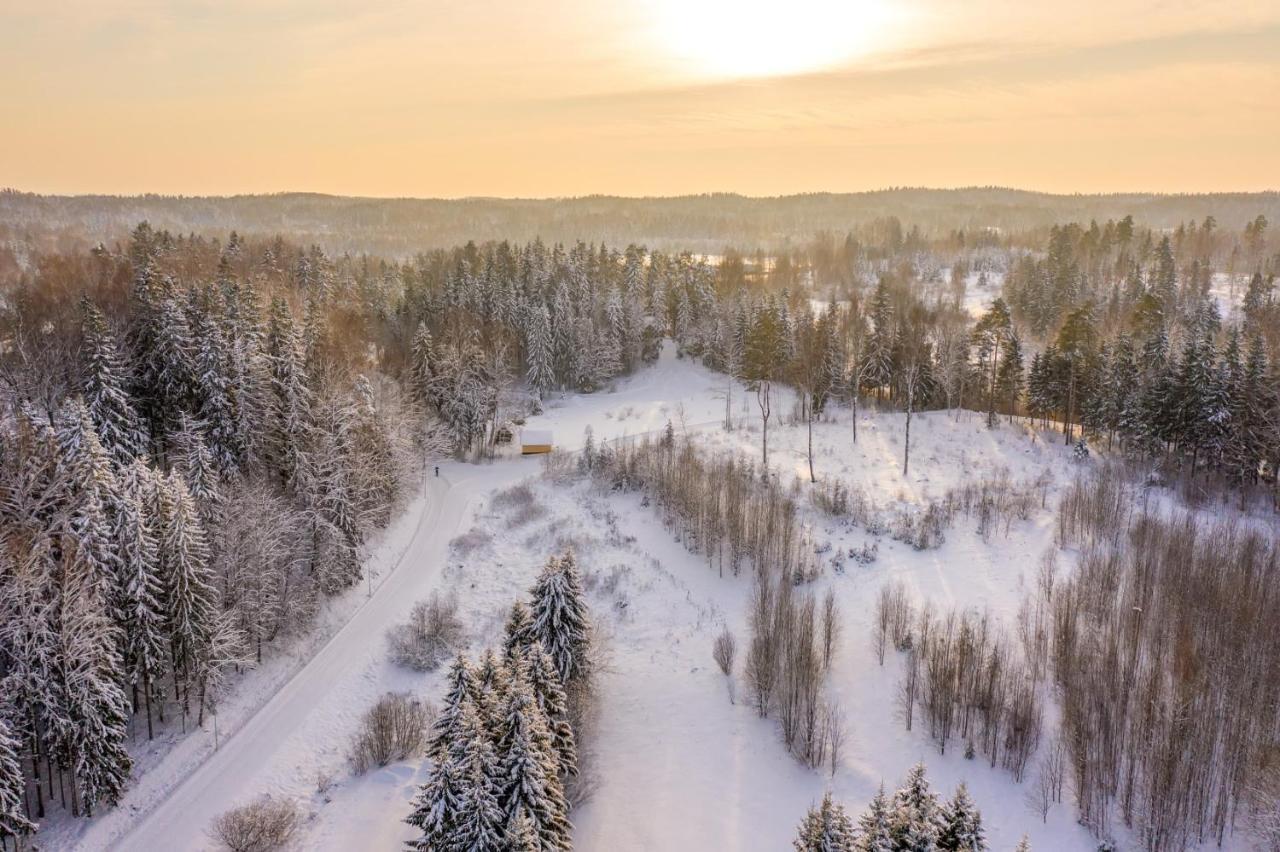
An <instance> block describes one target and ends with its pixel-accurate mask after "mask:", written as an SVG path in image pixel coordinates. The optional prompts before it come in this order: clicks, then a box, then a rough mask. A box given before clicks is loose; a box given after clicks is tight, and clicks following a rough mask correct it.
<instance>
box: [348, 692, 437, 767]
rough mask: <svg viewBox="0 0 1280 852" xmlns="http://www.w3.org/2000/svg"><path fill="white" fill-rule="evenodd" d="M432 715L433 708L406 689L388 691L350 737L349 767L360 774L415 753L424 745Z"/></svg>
mask: <svg viewBox="0 0 1280 852" xmlns="http://www.w3.org/2000/svg"><path fill="white" fill-rule="evenodd" d="M435 716H436V713H435V708H434V707H432V706H431V705H430V704H425V703H423V702H421V701H419V700H418V699H416V698H413V697H412V696H410V695H409V694H408V693H407V692H388V693H387V694H386V695H384V696H382V698H380V699H378V703H377V704H375V705H373V706H372V707H370V708H369V711H368V712H367V713H365V715H364V720H363V721H362V722H361V723H360V730H359V731H358V732H357V733H356V735H355V738H354V739H353V740H352V743H351V753H350V758H351V767H352V769H354V770H355V772H356V774H357V775H363V774H364V773H365V772H368V771H369V769H370V768H372V767H374V766H386V765H387V764H388V763H390V762H391V761H393V760H403V759H405V758H406V757H410V756H412V755H414V754H417V753H418V752H420V751H421V750H422V747H423V746H424V745H426V741H427V731H428V729H430V727H431V724H432V722H434V721H435Z"/></svg>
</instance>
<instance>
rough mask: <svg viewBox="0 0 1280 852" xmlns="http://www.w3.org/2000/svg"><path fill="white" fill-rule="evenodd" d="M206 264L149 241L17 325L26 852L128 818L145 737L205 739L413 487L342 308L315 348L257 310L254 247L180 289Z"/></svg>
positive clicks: (400, 434) (14, 481)
mask: <svg viewBox="0 0 1280 852" xmlns="http://www.w3.org/2000/svg"><path fill="white" fill-rule="evenodd" d="M199 248H200V246H198V245H197V244H196V243H193V242H190V241H182V242H179V241H175V240H173V239H172V238H169V237H167V236H166V235H162V234H155V233H154V232H152V231H150V230H149V229H147V228H145V227H142V228H139V229H138V230H137V232H136V234H135V241H134V243H133V245H132V246H131V248H130V252H129V255H128V256H122V257H115V256H110V255H108V254H107V253H105V252H98V253H94V254H93V255H92V256H90V257H89V258H78V259H66V262H67V264H68V265H69V266H70V267H71V268H72V269H73V270H74V271H75V277H76V278H78V283H76V286H74V287H72V286H68V287H66V288H65V289H63V288H60V287H57V286H54V287H50V288H48V289H43V288H41V286H40V284H41V282H42V281H43V280H44V279H37V281H35V282H33V284H32V286H31V288H29V289H23V290H20V291H18V292H17V293H16V294H13V295H14V297H15V298H14V301H13V302H12V303H11V304H10V305H8V306H7V309H6V311H5V315H4V327H5V333H6V341H7V343H8V344H9V345H8V347H7V349H6V352H5V356H4V368H5V369H4V377H5V379H6V383H5V394H4V403H5V406H4V417H3V419H2V420H0V529H2V530H3V534H2V535H0V684H2V687H0V697H2V700H0V728H3V731H2V734H0V740H3V741H4V742H5V744H6V745H8V744H10V743H12V744H13V745H12V746H11V747H10V749H9V750H10V751H11V752H12V759H11V760H0V769H2V770H3V777H2V778H0V786H2V787H3V788H4V789H5V791H6V795H5V796H4V797H2V798H0V801H3V803H4V806H5V808H6V813H5V819H6V820H10V822H8V823H5V824H0V826H5V827H4V830H5V831H7V832H9V833H10V834H17V833H22V832H29V831H30V830H32V828H33V825H34V823H35V821H37V820H39V819H40V818H42V817H43V816H45V814H46V813H47V810H48V808H49V807H50V806H51V804H52V803H53V800H55V799H56V800H57V801H58V802H59V803H60V804H63V805H65V806H66V807H68V808H69V810H70V811H71V812H72V814H77V815H91V814H92V813H94V812H95V811H96V810H98V809H100V808H101V807H103V806H107V805H110V804H113V803H115V802H116V801H117V800H118V799H119V797H120V795H121V792H122V790H123V789H124V787H125V785H126V784H127V782H128V779H129V776H130V773H131V769H132V761H131V759H130V756H129V753H128V750H127V748H126V744H127V741H128V740H129V738H130V736H131V735H133V736H136V735H137V728H138V726H139V725H140V724H142V723H144V722H145V732H146V736H147V737H148V738H151V737H153V736H155V735H156V733H157V731H156V725H157V724H160V725H171V724H174V723H177V722H181V724H182V725H183V726H184V728H185V726H186V724H187V723H188V721H193V722H194V723H195V724H197V725H200V724H203V722H204V716H205V713H206V711H208V710H210V709H213V707H214V705H215V703H216V701H217V699H218V697H219V694H220V692H221V691H222V688H223V685H224V683H225V680H226V678H227V675H228V674H229V672H231V671H232V670H234V669H236V668H238V667H241V666H244V665H247V664H251V663H253V662H254V661H255V660H256V659H260V658H261V656H262V654H263V649H264V646H266V645H268V644H269V643H271V642H272V641H273V640H274V639H276V638H277V637H278V636H280V635H281V634H283V633H286V632H288V631H290V630H294V629H298V628H300V627H302V626H304V625H305V624H306V623H307V621H308V619H309V617H310V615H311V613H312V612H313V611H314V610H315V608H316V606H317V604H318V601H319V600H320V599H322V598H323V597H324V596H325V595H330V594H334V593H337V592H339V591H341V590H342V589H345V588H347V587H350V586H352V585H354V584H355V583H357V582H359V581H360V580H361V579H363V568H362V554H361V547H362V545H363V543H364V541H365V539H366V537H367V536H368V534H369V532H370V531H371V530H373V529H375V528H377V527H380V526H383V525H385V524H386V523H387V522H388V521H389V520H390V518H391V516H392V512H393V509H394V506H395V503H396V501H397V500H398V499H399V497H400V493H401V490H402V487H403V485H404V484H405V482H404V471H407V470H411V469H412V461H411V460H412V457H413V453H412V452H411V451H410V444H411V438H410V434H411V432H412V431H413V429H412V421H413V420H416V419H418V418H419V416H420V415H416V414H411V413H410V411H409V410H408V409H407V408H406V407H405V406H403V405H402V403H401V402H400V399H399V394H398V393H397V391H396V389H395V386H394V385H393V384H390V383H388V382H387V381H385V379H383V378H382V377H380V376H378V374H377V373H376V372H372V371H371V373H370V374H371V375H373V376H374V377H375V379H374V380H369V379H367V378H365V377H364V376H362V375H360V374H358V373H357V372H356V368H357V367H363V366H370V367H376V365H365V364H362V363H360V362H359V361H357V360H354V359H352V358H350V357H348V355H347V354H345V353H344V349H343V346H339V345H338V341H339V340H340V339H341V337H340V335H339V334H338V331H337V328H336V326H337V321H338V311H337V310H336V309H333V308H331V307H330V306H327V305H326V304H325V302H324V301H323V300H322V299H320V298H318V297H317V298H312V299H310V300H309V302H308V307H307V311H306V318H305V322H304V323H303V329H302V330H301V331H300V330H299V329H298V328H297V325H296V324H295V318H294V316H293V312H292V311H291V309H290V308H289V306H288V302H287V301H286V297H287V296H288V295H290V294H288V293H287V292H283V291H282V292H278V293H276V294H275V295H274V296H273V298H272V300H271V305H270V308H269V310H266V311H264V308H263V306H262V298H261V296H260V294H259V290H258V288H257V287H256V286H255V284H254V283H253V281H252V280H242V279H240V278H238V277H237V276H236V275H235V274H234V272H233V267H234V266H235V264H236V262H237V261H236V256H237V253H238V251H239V250H240V248H241V245H240V243H239V242H238V241H233V242H232V243H230V244H228V246H227V247H226V249H225V251H224V252H223V253H222V255H221V257H220V258H219V260H218V261H217V265H218V268H219V270H220V272H218V273H215V276H214V277H212V278H210V279H207V280H206V279H204V278H203V277H202V276H200V275H196V276H195V278H194V280H192V281H191V282H190V283H183V281H182V277H181V275H180V270H181V269H182V268H183V267H184V266H185V265H186V264H188V263H195V261H196V260H197V258H196V255H198V254H199V250H198V249H199ZM50 263H51V264H54V266H56V265H57V264H56V263H54V262H53V261H50ZM64 273H66V270H63V269H61V268H59V269H57V270H51V271H50V273H49V275H50V283H53V282H54V281H61V282H62V283H64V284H68V285H70V284H71V283H73V282H72V281H70V280H69V279H68V278H63V277H62V276H63V274H64ZM67 274H68V275H70V273H67ZM80 275H83V276H84V278H79V276H80ZM99 288H100V289H99ZM108 311H109V312H110V313H108ZM344 346H346V347H349V351H355V350H356V349H357V348H358V345H353V344H351V343H350V341H344ZM375 382H377V384H375Z"/></svg>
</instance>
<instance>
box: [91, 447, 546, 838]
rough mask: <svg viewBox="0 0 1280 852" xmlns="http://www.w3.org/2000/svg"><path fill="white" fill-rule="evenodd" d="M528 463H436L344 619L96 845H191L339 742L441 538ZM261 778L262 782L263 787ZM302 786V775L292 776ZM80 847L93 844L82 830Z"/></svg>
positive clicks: (424, 582)
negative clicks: (158, 795)
mask: <svg viewBox="0 0 1280 852" xmlns="http://www.w3.org/2000/svg"><path fill="white" fill-rule="evenodd" d="M534 464H535V463H534V462H532V461H527V462H526V461H518V460H517V461H512V462H510V463H506V464H501V465H492V466H489V467H475V466H470V465H462V464H449V465H442V466H441V468H442V476H441V478H440V479H434V478H432V479H429V480H428V486H427V488H428V495H427V500H426V502H425V506H424V510H423V513H422V516H421V518H420V519H419V523H418V527H417V529H416V530H415V532H414V535H413V537H412V539H411V541H410V542H409V545H408V546H407V548H406V549H405V552H404V554H403V556H402V557H401V559H400V560H399V562H398V563H397V564H396V565H395V566H394V568H393V570H392V571H391V572H390V574H389V575H387V576H386V577H385V578H384V579H383V580H382V582H381V584H380V585H378V586H377V587H376V589H375V590H374V593H373V595H372V596H371V597H370V598H369V599H368V600H367V601H366V602H365V603H364V604H363V605H362V606H361V607H360V608H359V609H358V610H357V611H356V612H355V614H354V615H353V616H352V618H351V620H350V621H349V622H347V624H346V625H345V626H344V627H343V628H342V629H341V630H339V631H338V633H337V634H336V635H334V636H333V638H332V639H330V640H329V642H328V643H327V644H326V645H325V646H324V647H323V648H322V649H321V650H320V652H319V653H317V654H316V655H315V656H314V657H313V658H312V659H311V661H310V662H309V663H307V664H306V666H305V667H303V668H302V669H301V670H300V671H299V672H298V673H297V674H296V675H295V676H294V677H293V678H292V679H291V680H289V682H288V683H287V684H286V685H285V686H284V687H283V688H282V689H281V690H280V691H279V692H278V693H277V694H276V695H275V696H274V697H273V698H272V699H271V700H270V701H268V702H267V704H266V705H265V706H263V707H262V709H261V710H259V711H258V712H257V713H256V714H254V716H253V717H252V718H251V719H250V720H249V721H248V722H246V723H245V725H244V726H243V727H241V728H240V730H239V731H237V732H236V733H235V734H234V735H233V736H231V737H230V738H229V739H227V740H226V741H225V742H223V743H222V746H221V748H219V749H218V750H217V751H216V752H214V753H213V754H212V755H211V756H210V758H209V759H208V760H207V761H206V762H205V763H204V764H203V765H202V766H200V767H199V768H198V769H197V770H196V771H195V772H194V773H192V774H191V775H189V776H188V777H187V778H186V779H185V780H183V781H181V782H180V783H179V784H178V786H176V787H175V788H174V789H173V790H172V791H171V792H170V793H169V795H168V796H167V797H166V798H165V799H164V800H163V801H161V802H160V804H159V805H158V806H157V807H156V808H155V809H154V810H152V811H151V812H150V813H149V814H147V815H146V816H145V817H144V818H143V819H142V820H141V821H140V822H138V823H137V825H136V826H135V827H134V828H133V830H132V831H129V832H128V833H127V834H125V835H124V836H123V837H119V838H114V839H112V840H110V841H108V842H106V843H104V844H103V845H104V846H106V847H107V848H119V849H135V850H144V849H145V850H160V849H165V850H188V849H190V850H194V849H203V848H206V847H207V846H209V845H210V840H209V838H208V836H207V834H206V830H207V827H208V826H209V824H210V822H211V821H212V820H213V818H214V817H215V816H217V815H218V814H220V813H222V812H223V811H225V810H227V809H228V808H231V807H233V806H235V805H236V804H237V803H238V802H241V801H243V800H244V799H245V798H246V797H250V798H251V797H252V795H253V794H254V793H255V792H256V791H261V790H271V789H273V788H276V785H274V784H272V783H271V782H272V781H274V780H277V779H278V780H279V781H280V782H282V783H281V784H280V785H279V786H280V787H289V786H295V785H296V784H297V783H298V780H299V779H296V778H288V776H289V774H290V773H291V770H294V771H293V772H292V774H294V775H296V774H297V771H296V770H297V769H298V768H299V767H301V766H302V765H303V764H305V763H306V762H307V761H306V758H307V757H308V754H309V753H310V752H313V751H316V750H321V749H323V748H325V747H328V748H335V747H336V748H337V749H339V750H342V749H345V747H346V743H347V740H348V738H349V736H350V731H351V730H352V729H353V720H352V719H351V718H350V717H351V714H352V712H353V708H363V707H367V706H368V705H369V704H371V703H372V701H373V700H374V699H375V698H376V696H377V695H378V694H380V693H381V691H382V678H381V677H380V676H379V672H380V670H381V669H382V668H383V667H384V666H386V665H387V664H386V662H385V657H386V653H385V649H384V646H383V635H384V633H385V632H386V630H387V628H388V626H390V625H392V624H395V623H397V622H398V621H401V620H403V619H404V618H405V616H406V614H407V612H408V610H409V609H410V607H411V606H412V605H413V603H414V602H415V601H417V600H419V599H421V598H423V597H425V596H426V595H428V594H429V593H430V591H431V590H432V588H433V587H434V586H435V585H436V583H437V581H438V579H439V576H440V571H441V568H442V566H443V565H444V562H445V558H446V555H447V549H448V543H449V540H450V539H451V538H452V537H453V536H454V535H455V534H456V532H457V531H458V528H459V526H460V524H461V523H462V521H463V520H464V518H465V517H466V512H467V507H468V505H469V504H470V503H471V501H472V500H473V499H474V498H475V497H476V496H477V495H479V494H482V493H486V492H488V491H489V490H491V489H493V488H496V487H502V485H503V484H504V483H506V482H507V481H516V480H518V479H520V478H523V477H525V476H528V475H529V474H530V473H531V472H533V471H534V470H535V469H536V468H535V467H534ZM264 781H265V782H267V783H265V784H264ZM301 782H302V783H304V784H305V783H312V779H310V778H305V779H301ZM85 842H86V844H89V845H90V847H91V848H98V847H97V846H96V845H95V844H94V840H93V838H92V832H90V834H89V835H88V836H86V837H85Z"/></svg>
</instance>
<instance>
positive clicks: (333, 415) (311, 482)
mask: <svg viewBox="0 0 1280 852" xmlns="http://www.w3.org/2000/svg"><path fill="white" fill-rule="evenodd" d="M347 414H348V412H347V411H346V410H345V408H343V407H340V406H338V405H336V404H333V403H330V404H327V405H326V406H325V407H324V412H323V416H322V418H321V419H322V424H321V428H318V429H317V430H316V435H315V437H316V442H315V450H314V452H313V453H312V455H311V461H312V465H311V470H310V471H309V473H308V474H307V477H306V483H307V490H306V492H305V498H306V502H307V509H308V512H309V513H310V514H311V517H312V570H313V572H314V573H315V575H316V579H317V583H318V585H319V587H320V589H321V591H323V592H325V593H326V594H334V593H336V592H338V591H341V590H342V589H345V588H348V587H349V586H351V585H354V584H355V583H357V582H359V580H360V577H361V574H362V566H361V563H360V553H359V547H360V542H361V540H362V539H363V533H362V531H361V528H360V519H359V517H358V515H357V508H356V502H355V495H354V493H353V489H352V476H351V468H350V464H351V459H350V449H349V440H350V439H349V435H348V432H347V430H348V419H347Z"/></svg>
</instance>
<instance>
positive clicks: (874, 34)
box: [657, 0, 890, 77]
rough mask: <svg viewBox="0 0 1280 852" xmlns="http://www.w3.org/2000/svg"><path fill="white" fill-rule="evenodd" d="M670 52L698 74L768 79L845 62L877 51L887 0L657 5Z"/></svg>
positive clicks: (668, 0)
mask: <svg viewBox="0 0 1280 852" xmlns="http://www.w3.org/2000/svg"><path fill="white" fill-rule="evenodd" d="M658 7H659V20H658V21H657V24H658V32H659V33H661V36H660V37H661V39H662V41H663V42H664V46H665V48H666V49H667V50H669V51H671V52H672V54H674V56H675V58H676V59H677V60H678V61H680V62H682V63H687V64H688V66H689V67H690V69H691V70H693V71H694V72H695V73H698V74H700V75H710V76H715V77H770V76H778V75H784V74H801V73H804V72H807V71H816V70H819V69H822V68H829V67H832V66H835V65H839V64H841V63H843V62H847V61H849V60H851V59H854V58H857V57H858V56H861V55H864V54H866V53H869V52H872V51H874V50H876V49H877V48H878V47H880V46H882V45H881V44H880V43H879V42H880V40H881V39H882V38H883V36H884V35H885V30H886V24H887V22H888V18H889V12H890V8H889V4H888V3H887V2H884V0H788V2H777V0H661V2H660V4H658Z"/></svg>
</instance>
